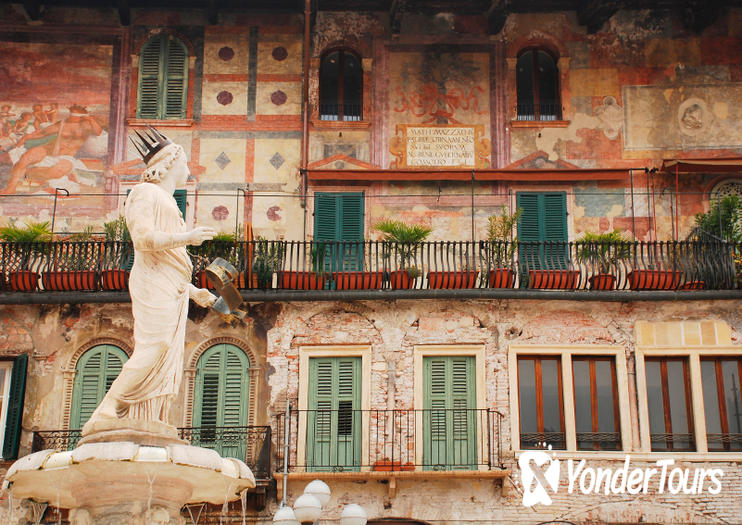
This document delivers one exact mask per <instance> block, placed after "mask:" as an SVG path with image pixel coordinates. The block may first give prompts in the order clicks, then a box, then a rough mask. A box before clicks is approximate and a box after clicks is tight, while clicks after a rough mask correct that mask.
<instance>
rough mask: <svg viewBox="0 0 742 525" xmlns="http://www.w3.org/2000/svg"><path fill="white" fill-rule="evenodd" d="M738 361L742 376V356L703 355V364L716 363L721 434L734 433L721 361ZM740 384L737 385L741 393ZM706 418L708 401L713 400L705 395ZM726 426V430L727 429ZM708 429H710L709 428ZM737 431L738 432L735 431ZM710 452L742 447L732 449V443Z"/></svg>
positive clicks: (739, 371)
mask: <svg viewBox="0 0 742 525" xmlns="http://www.w3.org/2000/svg"><path fill="white" fill-rule="evenodd" d="M722 360H727V361H736V362H737V376H738V377H740V378H742V356H718V355H716V356H703V357H701V365H703V362H704V361H707V362H711V363H713V364H714V375H715V377H716V388H715V390H716V403H717V408H718V410H719V426H720V427H721V434H722V435H724V434H732V433H733V432H729V420H728V408H727V406H726V398H725V396H724V395H723V393H725V392H726V388H725V383H724V372H723V370H721V361H722ZM701 382H702V384H701V390H703V366H702V367H701ZM740 386H741V385H740V384H738V385H737V390H738V394H739V389H740ZM703 402H704V414H703V415H704V418H705V417H706V403H710V402H711V400H709V399H706V397H705V396H704V398H703ZM725 428H726V431H725ZM707 430H708V429H707ZM735 433H736V432H735ZM708 435H709V434H708V432H707V433H706V446H708ZM709 452H714V453H716V452H742V448H737V449H732V448H731V444H730V446H729V448H726V447H725V448H723V449H722V450H713V451H712V450H709Z"/></svg>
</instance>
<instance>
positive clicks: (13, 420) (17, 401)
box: [0, 354, 28, 460]
mask: <svg viewBox="0 0 742 525" xmlns="http://www.w3.org/2000/svg"><path fill="white" fill-rule="evenodd" d="M27 369H28V354H21V355H19V356H18V357H16V358H15V359H14V360H13V361H12V363H10V362H6V363H2V366H1V367H0V372H2V376H0V377H1V378H2V379H1V380H0V389H2V390H0V392H2V404H1V405H0V410H1V411H2V426H0V436H1V437H2V444H3V459H6V460H9V459H17V458H18V446H19V444H20V441H21V430H22V423H23V402H24V399H25V396H26V371H27Z"/></svg>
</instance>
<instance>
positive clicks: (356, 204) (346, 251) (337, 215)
mask: <svg viewBox="0 0 742 525" xmlns="http://www.w3.org/2000/svg"><path fill="white" fill-rule="evenodd" d="M363 215H364V210H363V193H315V195H314V239H315V241H346V242H344V243H342V244H339V243H330V244H328V245H326V246H325V248H324V255H325V258H324V262H325V265H324V266H325V271H329V272H336V271H357V270H361V269H362V266H363Z"/></svg>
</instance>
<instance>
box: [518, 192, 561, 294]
mask: <svg viewBox="0 0 742 525" xmlns="http://www.w3.org/2000/svg"><path fill="white" fill-rule="evenodd" d="M517 206H518V208H521V209H522V210H523V212H522V214H521V216H520V219H519V220H518V238H519V239H520V240H521V241H530V242H533V243H535V242H538V243H539V244H529V242H524V243H522V244H520V245H519V247H518V252H519V259H520V264H521V268H522V272H526V269H565V268H566V267H567V266H568V264H569V261H568V253H567V246H566V241H567V238H568V235H567V196H566V194H565V193H564V192H548V193H537V192H520V193H518V194H517ZM552 242H554V243H558V244H550V243H552ZM562 243H565V244H562ZM521 282H522V283H523V284H525V282H526V279H525V274H524V275H523V278H522V279H521Z"/></svg>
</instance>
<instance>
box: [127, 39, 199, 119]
mask: <svg viewBox="0 0 742 525" xmlns="http://www.w3.org/2000/svg"><path fill="white" fill-rule="evenodd" d="M188 65H189V64H188V51H187V49H186V47H185V45H184V44H183V43H182V42H181V41H180V40H178V39H176V38H174V37H172V36H168V35H158V36H155V37H153V38H152V39H150V40H149V42H147V43H146V44H145V46H144V47H143V48H142V53H141V55H140V57H139V92H138V93H137V117H138V118H147V119H167V118H179V119H180V118H185V117H186V106H187V100H188Z"/></svg>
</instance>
